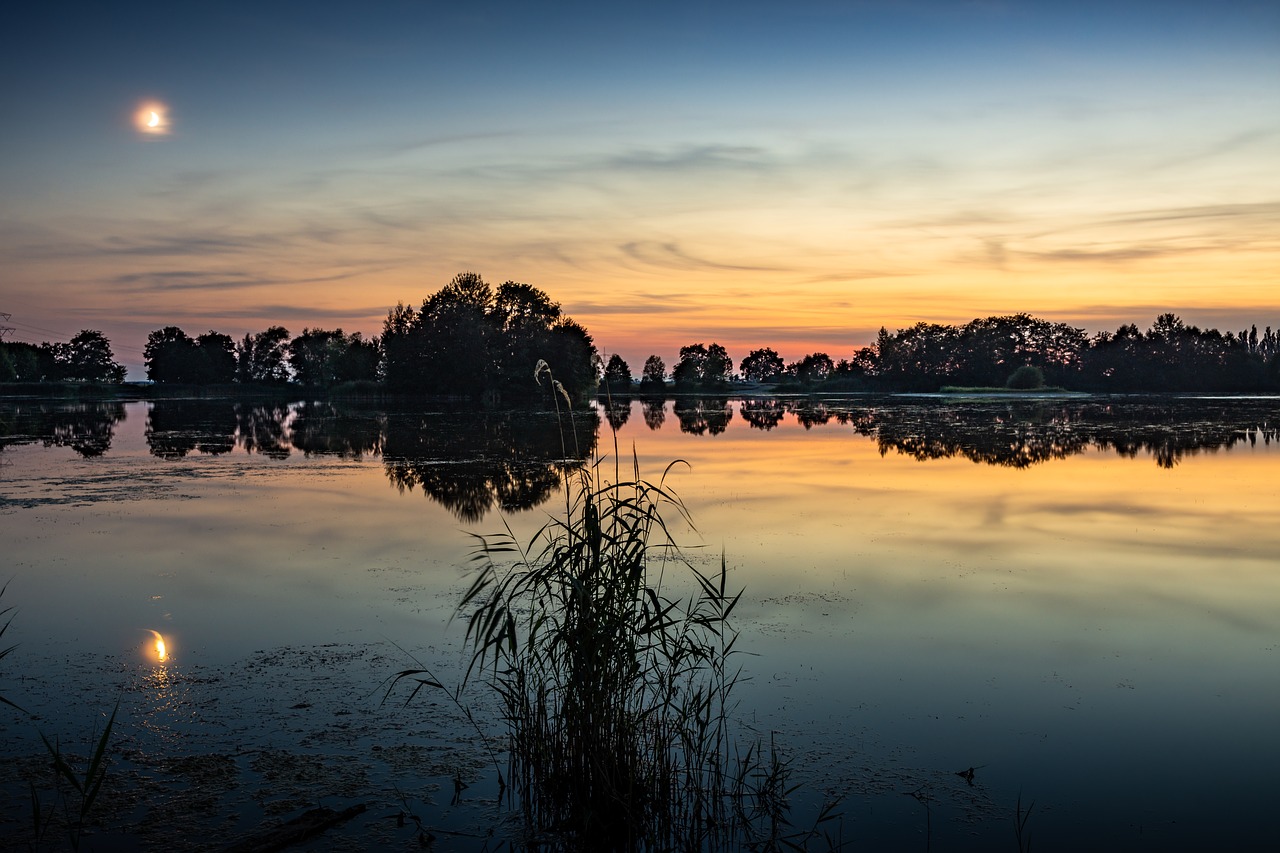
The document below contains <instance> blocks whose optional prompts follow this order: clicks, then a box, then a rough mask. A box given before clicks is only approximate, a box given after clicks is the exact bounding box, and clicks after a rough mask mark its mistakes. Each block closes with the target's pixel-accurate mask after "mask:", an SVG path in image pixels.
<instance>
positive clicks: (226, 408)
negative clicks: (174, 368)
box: [146, 400, 236, 459]
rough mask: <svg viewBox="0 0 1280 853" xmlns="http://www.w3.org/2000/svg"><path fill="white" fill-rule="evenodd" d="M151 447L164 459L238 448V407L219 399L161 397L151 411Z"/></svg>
mask: <svg viewBox="0 0 1280 853" xmlns="http://www.w3.org/2000/svg"><path fill="white" fill-rule="evenodd" d="M146 439H147V448H148V449H149V450H150V451H151V454H152V455H153V456H159V457H160V458H161V459H181V458H182V457H184V456H186V455H187V454H189V453H195V452H200V453H207V454H212V455H217V454H222V453H230V452H231V451H232V450H235V448H236V412H235V408H234V407H233V406H232V405H231V404H229V403H227V402H225V401H217V400H158V401H156V402H155V403H154V404H152V406H151V410H150V411H149V412H148V413H147V429H146Z"/></svg>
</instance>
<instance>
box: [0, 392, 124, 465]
mask: <svg viewBox="0 0 1280 853" xmlns="http://www.w3.org/2000/svg"><path fill="white" fill-rule="evenodd" d="M124 419H125V408H124V404H123V403H120V402H116V401H106V402H96V403H73V404H67V403H54V402H43V401H42V402H36V403H31V402H27V401H20V402H17V403H14V404H12V405H8V406H5V407H3V409H2V410H0V450H4V448H6V447H10V446H17V445H22V444H34V443H37V442H39V443H40V444H42V445H43V446H45V447H68V448H70V449H72V450H74V451H75V452H76V453H79V454H80V455H81V456H83V457H85V458H86V459H91V458H93V457H96V456H101V455H102V454H104V453H106V452H107V451H108V450H110V449H111V441H112V439H113V438H115V432H116V426H117V425H118V424H119V423H121V422H122V421H123V420H124Z"/></svg>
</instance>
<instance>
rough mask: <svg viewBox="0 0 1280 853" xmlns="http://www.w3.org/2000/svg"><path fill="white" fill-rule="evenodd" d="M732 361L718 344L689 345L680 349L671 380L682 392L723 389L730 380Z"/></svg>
mask: <svg viewBox="0 0 1280 853" xmlns="http://www.w3.org/2000/svg"><path fill="white" fill-rule="evenodd" d="M732 371H733V361H732V360H731V359H730V358H729V353H728V352H726V351H725V348H724V347H722V346H720V344H716V343H713V344H711V345H710V346H706V345H703V344H700V343H698V344H690V345H689V346H684V347H681V348H680V360H679V361H678V362H676V366H675V367H674V368H672V370H671V378H672V380H673V381H674V382H675V384H676V386H677V387H678V388H681V389H683V390H690V389H700V390H713V389H719V388H723V387H724V386H726V385H728V384H729V380H730V379H731V378H732Z"/></svg>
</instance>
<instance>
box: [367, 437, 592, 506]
mask: <svg viewBox="0 0 1280 853" xmlns="http://www.w3.org/2000/svg"><path fill="white" fill-rule="evenodd" d="M599 426H600V421H599V418H598V417H597V416H595V415H589V416H584V415H581V414H579V415H575V416H574V417H573V418H572V419H569V418H565V419H563V420H562V419H558V418H557V417H556V416H555V415H553V414H536V413H527V412H525V413H512V412H503V413H472V414H469V415H466V416H459V415H456V414H454V415H444V414H437V415H399V416H393V417H389V418H388V420H387V430H386V443H385V446H384V450H383V468H384V469H385V471H386V474H387V478H388V479H390V480H391V482H392V483H394V484H395V486H396V487H397V488H398V489H400V490H402V491H405V490H408V491H412V490H413V489H414V488H421V489H422V492H423V494H425V495H427V496H428V497H430V498H432V499H434V500H436V501H437V502H439V503H440V504H442V505H443V506H445V507H446V508H448V509H449V511H451V512H452V513H453V514H454V515H455V516H457V517H458V519H459V520H460V521H464V522H476V521H479V520H481V519H482V518H484V516H485V515H486V514H487V513H488V512H489V511H490V510H492V509H493V508H494V507H495V506H496V507H499V508H501V509H502V510H503V511H508V512H510V511H514V510H522V509H529V508H532V507H535V506H537V505H538V504H541V503H542V502H544V501H545V500H547V498H549V497H551V495H552V493H554V492H555V490H556V488H557V487H558V485H559V483H560V479H561V477H562V476H563V474H564V471H565V470H566V468H568V467H577V466H579V465H581V464H582V462H583V461H584V460H585V459H587V458H588V457H589V456H590V454H591V453H592V451H593V450H594V448H595V444H596V438H597V435H598V433H599ZM575 433H576V436H575Z"/></svg>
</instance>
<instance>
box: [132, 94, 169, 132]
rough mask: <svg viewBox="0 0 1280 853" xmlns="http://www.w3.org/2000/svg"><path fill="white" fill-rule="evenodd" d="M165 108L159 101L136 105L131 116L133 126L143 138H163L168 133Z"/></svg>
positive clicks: (167, 118) (167, 119)
mask: <svg viewBox="0 0 1280 853" xmlns="http://www.w3.org/2000/svg"><path fill="white" fill-rule="evenodd" d="M167 112H168V110H167V108H166V107H165V105H164V104H162V103H160V102H159V101H147V102H145V103H142V104H139V105H138V111H137V112H136V113H134V114H133V124H134V127H136V128H137V130H138V133H140V134H142V135H143V136H165V135H167V134H168V133H169V117H168V115H167Z"/></svg>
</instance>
